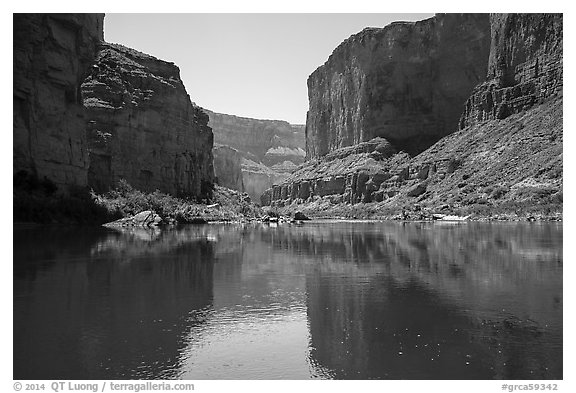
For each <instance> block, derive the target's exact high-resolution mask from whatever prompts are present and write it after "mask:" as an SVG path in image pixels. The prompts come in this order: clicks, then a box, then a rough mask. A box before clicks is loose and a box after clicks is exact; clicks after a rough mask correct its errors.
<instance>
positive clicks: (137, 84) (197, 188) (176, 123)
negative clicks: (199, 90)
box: [82, 43, 214, 197]
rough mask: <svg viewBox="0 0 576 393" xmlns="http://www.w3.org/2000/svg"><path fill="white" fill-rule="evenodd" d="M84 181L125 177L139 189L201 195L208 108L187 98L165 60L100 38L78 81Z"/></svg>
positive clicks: (208, 163)
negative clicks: (83, 114) (86, 157)
mask: <svg viewBox="0 0 576 393" xmlns="http://www.w3.org/2000/svg"><path fill="white" fill-rule="evenodd" d="M82 95H83V99H84V106H85V108H86V111H87V135H88V144H89V151H90V168H89V172H88V184H89V185H90V187H93V188H94V189H95V190H96V191H106V190H108V189H109V188H110V187H111V186H114V185H115V184H116V182H117V181H118V180H119V179H125V180H126V181H128V183H130V184H131V185H132V186H134V187H135V188H138V189H140V190H143V191H154V190H156V189H159V190H160V191H162V192H166V193H170V194H172V195H175V196H195V197H204V196H206V195H207V194H208V193H209V190H210V187H211V184H212V183H213V180H214V169H213V156H212V144H213V135H212V131H211V129H210V127H208V116H207V115H206V114H205V113H204V112H203V111H202V109H201V108H200V107H198V106H196V105H195V104H193V103H192V102H191V101H190V97H189V96H188V94H187V92H186V89H185V88H184V85H183V83H182V81H181V80H180V72H179V69H178V67H177V66H175V65H174V64H173V63H168V62H165V61H162V60H159V59H157V58H155V57H152V56H149V55H146V54H144V53H141V52H138V51H135V50H133V49H129V48H126V47H123V46H121V45H115V44H108V43H103V44H102V45H101V46H100V48H99V51H98V56H97V60H96V63H95V64H94V65H93V67H92V69H91V72H90V74H89V76H88V77H87V78H86V80H85V81H84V83H83V84H82Z"/></svg>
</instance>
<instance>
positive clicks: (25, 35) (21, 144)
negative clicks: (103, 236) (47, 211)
mask: <svg viewBox="0 0 576 393" xmlns="http://www.w3.org/2000/svg"><path fill="white" fill-rule="evenodd" d="M103 23H104V14H14V57H13V66H14V71H13V77H14V81H13V91H14V106H13V108H14V129H13V136H14V141H13V154H14V156H13V160H14V161H13V171H14V173H17V172H19V171H26V172H28V173H31V174H35V175H37V176H38V177H39V178H44V177H46V178H47V179H49V180H51V181H53V182H54V183H55V184H56V185H57V186H58V188H59V189H60V190H61V191H66V190H67V188H68V187H69V186H71V185H77V186H85V185H86V184H87V173H88V162H89V161H88V150H87V146H86V133H85V129H86V127H85V120H84V108H83V107H82V99H81V95H80V85H81V84H82V81H83V80H84V77H85V76H86V73H87V71H88V69H89V67H90V65H91V64H92V62H93V60H94V58H95V56H96V47H97V44H98V42H99V41H101V40H102V39H103Z"/></svg>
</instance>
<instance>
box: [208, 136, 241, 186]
mask: <svg viewBox="0 0 576 393" xmlns="http://www.w3.org/2000/svg"><path fill="white" fill-rule="evenodd" d="M213 154H214V174H215V175H216V178H217V181H218V184H219V185H221V186H222V187H227V188H230V189H232V190H238V191H240V192H244V182H243V180H242V170H241V168H242V156H241V155H240V153H238V150H236V149H233V148H231V147H228V146H215V147H214V150H213Z"/></svg>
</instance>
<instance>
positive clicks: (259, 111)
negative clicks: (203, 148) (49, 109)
mask: <svg viewBox="0 0 576 393" xmlns="http://www.w3.org/2000/svg"><path fill="white" fill-rule="evenodd" d="M430 16H432V14H110V13H107V14H106V17H105V19H104V38H105V40H106V41H107V42H112V43H119V44H122V45H125V46H128V47H131V48H134V49H137V50H139V51H141V52H144V53H148V54H150V55H153V56H155V57H158V58H160V59H162V60H166V61H171V62H174V63H175V64H176V65H177V66H178V67H180V76H181V78H182V80H183V81H184V85H185V86H186V90H187V91H188V94H190V98H191V99H192V101H194V102H196V104H198V105H200V106H202V107H204V108H206V109H210V110H213V111H215V112H221V113H227V114H232V115H238V116H245V117H253V118H259V119H278V120H287V121H289V122H290V123H293V124H304V123H305V122H306V111H307V110H308V90H307V86H306V81H307V79H308V76H309V75H310V74H311V73H312V72H313V71H314V70H315V69H316V68H318V67H319V66H320V65H322V64H324V62H325V61H326V60H327V59H328V56H330V54H331V53H332V51H333V50H334V49H335V48H336V46H338V44H340V43H341V42H342V41H343V40H345V39H346V38H348V37H349V36H350V35H352V34H355V33H357V32H359V31H361V30H362V29H363V28H364V27H383V26H385V25H387V24H389V23H390V22H393V21H399V20H409V21H416V20H422V19H426V18H428V17H430Z"/></svg>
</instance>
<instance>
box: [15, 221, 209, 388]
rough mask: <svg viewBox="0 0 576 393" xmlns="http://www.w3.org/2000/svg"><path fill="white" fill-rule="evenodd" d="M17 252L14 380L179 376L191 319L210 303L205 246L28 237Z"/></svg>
mask: <svg viewBox="0 0 576 393" xmlns="http://www.w3.org/2000/svg"><path fill="white" fill-rule="evenodd" d="M77 239H78V242H76V241H75V240H77ZM14 251H15V255H14V275H15V279H14V378H15V379H101V378H110V379H125V378H143V379H144V378H146V379H151V378H175V377H178V375H179V370H180V352H181V351H182V350H183V347H184V345H185V343H184V341H183V336H184V335H185V334H187V333H188V331H189V329H190V327H191V326H194V325H196V324H201V323H203V320H202V319H198V320H193V319H190V318H188V313H189V311H190V310H193V309H202V308H206V307H210V306H211V304H212V259H213V254H214V251H213V247H212V244H211V242H209V241H208V240H207V239H206V238H205V237H202V235H201V234H189V233H187V232H178V233H176V232H174V233H170V234H163V233H152V232H147V231H136V232H130V233H118V232H114V231H105V230H92V231H78V232H77V233H74V232H72V231H68V230H63V231H62V230H57V229H52V230H48V229H42V230H37V231H29V230H27V231H15V233H14ZM167 251H169V252H167Z"/></svg>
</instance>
